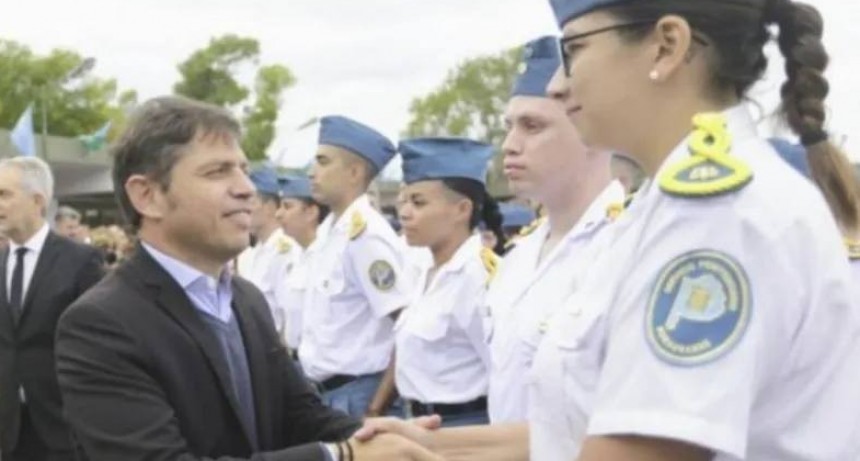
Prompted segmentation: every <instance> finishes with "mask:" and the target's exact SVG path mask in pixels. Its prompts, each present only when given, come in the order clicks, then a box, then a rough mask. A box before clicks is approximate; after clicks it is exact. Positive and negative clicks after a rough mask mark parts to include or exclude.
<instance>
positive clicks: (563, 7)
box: [549, 0, 630, 28]
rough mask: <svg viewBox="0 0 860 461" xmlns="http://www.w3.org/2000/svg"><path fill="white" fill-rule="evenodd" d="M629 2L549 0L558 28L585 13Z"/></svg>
mask: <svg viewBox="0 0 860 461" xmlns="http://www.w3.org/2000/svg"><path fill="white" fill-rule="evenodd" d="M629 1H630V0H549V3H550V5H552V12H553V13H555V19H556V20H557V21H558V27H559V28H561V27H564V24H565V23H566V22H568V21H570V20H571V19H575V18H578V17H580V16H582V15H584V14H585V13H590V12H592V11H594V10H597V9H600V8H605V7H607V6H614V5H617V4H619V3H628V2H629Z"/></svg>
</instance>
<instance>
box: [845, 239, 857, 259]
mask: <svg viewBox="0 0 860 461" xmlns="http://www.w3.org/2000/svg"><path fill="white" fill-rule="evenodd" d="M845 248H846V249H847V250H848V259H850V260H852V261H860V240H852V239H848V238H846V239H845Z"/></svg>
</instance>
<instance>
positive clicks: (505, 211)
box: [499, 203, 537, 227]
mask: <svg viewBox="0 0 860 461" xmlns="http://www.w3.org/2000/svg"><path fill="white" fill-rule="evenodd" d="M499 211H500V212H501V213H502V227H523V226H528V225H529V224H531V223H532V221H534V220H535V219H537V214H536V213H535V211H534V210H532V209H531V208H529V207H527V206H525V205H520V204H518V203H500V204H499Z"/></svg>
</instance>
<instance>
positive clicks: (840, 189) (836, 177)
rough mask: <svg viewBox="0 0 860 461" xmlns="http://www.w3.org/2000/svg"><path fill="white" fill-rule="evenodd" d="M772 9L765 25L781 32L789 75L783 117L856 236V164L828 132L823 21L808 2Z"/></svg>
mask: <svg viewBox="0 0 860 461" xmlns="http://www.w3.org/2000/svg"><path fill="white" fill-rule="evenodd" d="M767 4H768V6H767V8H766V9H765V17H764V20H765V22H772V23H774V24H776V25H777V26H778V27H779V40H778V43H779V49H780V51H781V52H782V55H783V56H785V72H786V75H788V80H787V81H786V82H785V83H784V84H783V85H782V91H781V93H782V106H781V108H780V112H781V114H782V116H783V117H784V118H785V121H786V122H787V123H788V126H789V127H791V129H792V131H794V132H795V133H797V134H798V135H799V136H800V140H801V143H802V144H803V145H804V146H806V150H807V152H808V157H809V169H810V173H811V175H812V178H813V180H814V181H815V183H816V184H817V185H818V187H819V189H821V192H822V193H823V195H824V198H825V199H826V200H827V204H828V205H829V206H830V210H831V211H832V212H833V215H834V216H835V217H836V220H837V221H838V222H839V223H840V224H841V225H842V226H843V227H844V228H845V230H847V231H849V232H851V233H855V232H857V231H858V228H860V187H858V185H857V182H856V181H855V179H854V169H853V167H852V166H851V162H850V161H849V160H848V158H847V157H846V156H845V154H844V153H843V152H841V151H840V149H839V148H838V147H836V146H835V145H834V144H833V143H831V142H830V141H829V139H828V136H827V132H826V131H825V129H824V124H825V119H826V116H827V112H826V109H825V107H824V100H825V98H826V97H827V94H828V92H829V90H830V86H829V85H828V83H827V79H825V78H824V71H825V69H826V68H827V64H828V61H829V56H828V55H827V51H826V50H825V49H824V44H823V43H822V42H821V38H822V36H823V35H824V20H823V18H822V17H821V14H820V13H819V12H818V10H817V9H816V8H815V7H813V6H811V5H808V4H805V3H798V2H792V1H790V0H768V1H767Z"/></svg>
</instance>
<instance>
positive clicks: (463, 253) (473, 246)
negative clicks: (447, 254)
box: [440, 234, 484, 273]
mask: <svg viewBox="0 0 860 461" xmlns="http://www.w3.org/2000/svg"><path fill="white" fill-rule="evenodd" d="M483 247H484V246H483V243H481V236H480V235H478V234H473V235H472V236H471V237H469V238H468V239H466V241H465V242H463V244H462V245H460V248H458V249H457V251H456V252H455V253H454V256H452V257H451V259H450V260H449V261H448V262H447V263H445V264H444V265H443V266H442V268H441V270H440V273H441V272H458V271H460V270H461V269H463V267H465V266H466V263H468V262H469V261H470V260H471V259H472V258H475V257H476V256H479V255H480V254H481V249H482V248H483Z"/></svg>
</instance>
